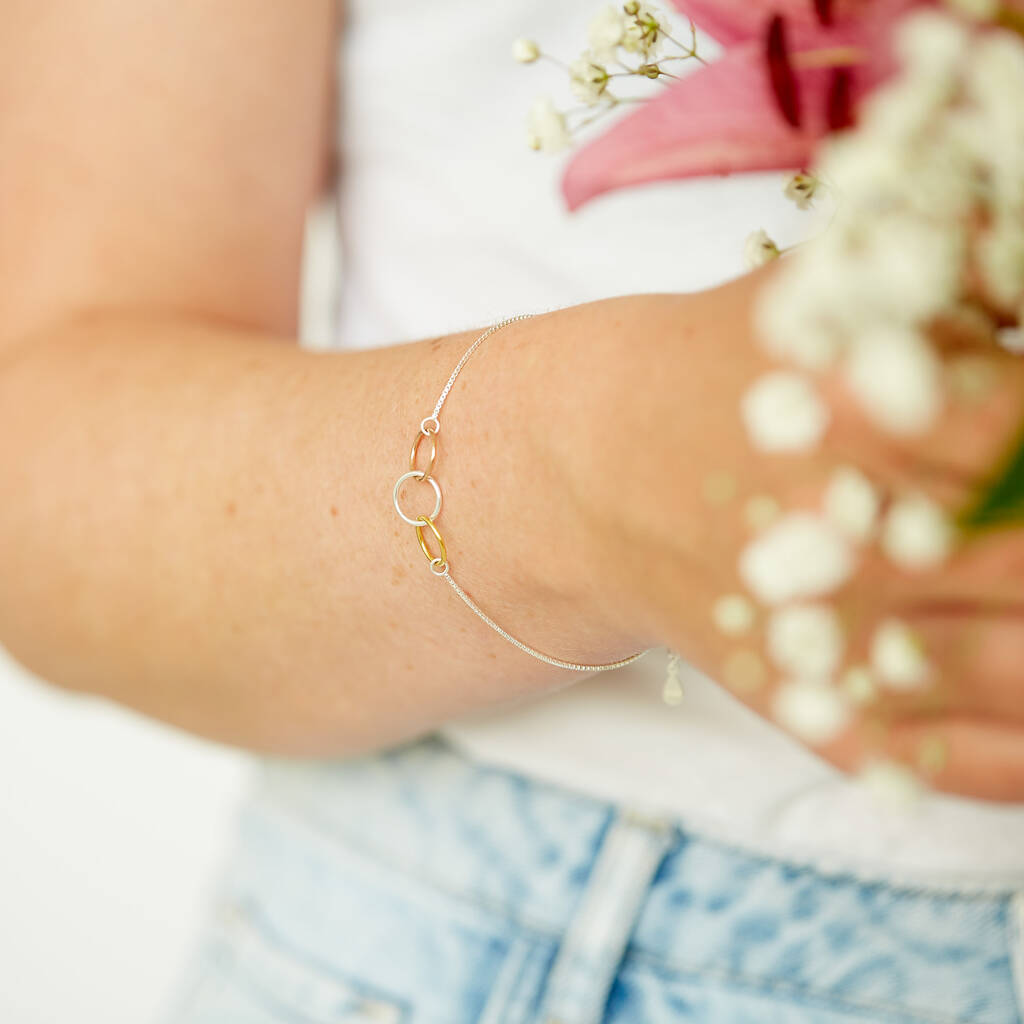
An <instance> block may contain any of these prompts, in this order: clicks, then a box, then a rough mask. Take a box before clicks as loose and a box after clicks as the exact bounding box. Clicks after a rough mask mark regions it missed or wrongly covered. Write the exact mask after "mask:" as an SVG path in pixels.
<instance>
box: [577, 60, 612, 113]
mask: <svg viewBox="0 0 1024 1024" xmlns="http://www.w3.org/2000/svg"><path fill="white" fill-rule="evenodd" d="M569 85H570V86H571V87H572V91H573V93H574V94H575V96H576V97H577V99H579V100H581V101H582V102H584V103H586V104H588V105H590V106H593V104H595V103H599V102H600V100H601V97H602V96H603V95H604V94H605V90H606V89H607V88H608V71H607V69H606V68H605V67H604V66H603V65H601V64H598V63H597V62H596V60H595V58H594V55H593V54H592V53H591V52H590V51H589V50H588V51H586V52H585V53H584V54H583V56H581V57H580V58H579V59H577V60H574V61H573V62H572V63H571V64H570V65H569Z"/></svg>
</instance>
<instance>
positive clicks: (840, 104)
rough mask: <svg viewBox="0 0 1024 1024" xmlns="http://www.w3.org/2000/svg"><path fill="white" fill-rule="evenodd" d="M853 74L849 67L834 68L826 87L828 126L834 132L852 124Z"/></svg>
mask: <svg viewBox="0 0 1024 1024" xmlns="http://www.w3.org/2000/svg"><path fill="white" fill-rule="evenodd" d="M852 87H853V74H852V73H851V72H850V69H849V68H836V69H835V71H833V72H832V81H831V82H830V83H829V89H828V126H829V128H831V129H832V131H834V132H838V131H842V130H843V129H844V128H849V127H850V126H851V125H852V124H853V88H852Z"/></svg>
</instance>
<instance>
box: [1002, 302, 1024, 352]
mask: <svg viewBox="0 0 1024 1024" xmlns="http://www.w3.org/2000/svg"><path fill="white" fill-rule="evenodd" d="M1021 316H1022V318H1024V310H1022V311H1021ZM996 337H997V340H998V342H999V346H1000V348H1004V349H1006V351H1007V352H1012V353H1013V354H1014V355H1024V327H1001V328H1000V329H999V330H998V331H997V332H996Z"/></svg>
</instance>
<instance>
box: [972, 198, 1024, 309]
mask: <svg viewBox="0 0 1024 1024" xmlns="http://www.w3.org/2000/svg"><path fill="white" fill-rule="evenodd" d="M977 257H978V269H979V270H980V271H981V276H982V279H983V280H984V282H985V285H986V287H987V288H988V290H989V291H990V292H991V293H992V296H993V298H995V300H996V301H997V302H999V303H1002V304H1003V305H1005V306H1013V305H1014V304H1016V303H1017V302H1019V301H1020V299H1021V298H1022V297H1024V218H1020V217H1010V216H1002V217H998V218H997V220H996V221H995V223H994V224H993V225H992V226H991V227H990V228H989V229H988V230H987V231H986V232H985V233H984V234H983V235H982V237H981V239H980V241H979V242H978V247H977Z"/></svg>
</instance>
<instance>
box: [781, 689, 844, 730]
mask: <svg viewBox="0 0 1024 1024" xmlns="http://www.w3.org/2000/svg"><path fill="white" fill-rule="evenodd" d="M772 713H773V714H774V716H775V720H776V721H777V722H778V723H779V725H781V726H782V727H783V728H784V729H788V730H789V731H790V732H791V733H793V734H794V735H795V736H798V737H799V738H800V739H801V740H803V741H804V742H805V743H810V744H815V745H817V744H820V743H828V742H830V741H831V740H834V739H836V737H838V736H839V735H840V733H842V732H843V730H844V729H845V728H846V727H847V725H848V724H849V722H850V709H849V706H848V705H847V703H846V701H845V700H844V699H843V697H842V695H841V694H840V693H839V692H838V691H836V690H834V689H833V688H832V687H830V686H827V685H825V684H823V683H816V682H806V681H802V680H800V681H796V682H787V683H783V684H782V686H781V687H780V688H779V691H778V693H776V694H775V699H774V701H773V704H772Z"/></svg>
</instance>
